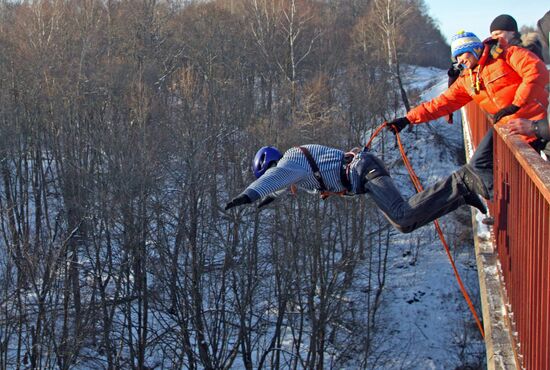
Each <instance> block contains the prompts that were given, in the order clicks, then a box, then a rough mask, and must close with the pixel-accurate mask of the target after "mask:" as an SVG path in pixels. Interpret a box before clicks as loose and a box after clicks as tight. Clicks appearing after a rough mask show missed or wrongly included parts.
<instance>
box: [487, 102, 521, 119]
mask: <svg viewBox="0 0 550 370" xmlns="http://www.w3.org/2000/svg"><path fill="white" fill-rule="evenodd" d="M518 110H519V107H518V106H517V105H514V104H510V105H509V106H507V107H504V108H502V109H501V110H499V111H498V112H496V113H495V115H494V116H493V124H495V123H497V122H498V121H500V120H501V119H502V117H506V116H509V115H511V114H514V113H516V112H517V111H518Z"/></svg>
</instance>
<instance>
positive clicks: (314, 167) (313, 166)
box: [298, 146, 327, 192]
mask: <svg viewBox="0 0 550 370" xmlns="http://www.w3.org/2000/svg"><path fill="white" fill-rule="evenodd" d="M298 149H300V150H301V151H302V153H304V155H305V157H306V159H307V162H308V163H309V166H310V167H311V170H312V171H313V176H315V179H316V180H317V181H318V182H319V190H320V191H321V192H325V191H327V187H326V186H325V182H324V181H323V177H322V176H321V171H320V170H319V166H317V163H315V160H314V159H313V157H312V156H311V153H310V152H309V150H308V149H307V148H305V147H303V146H299V147H298Z"/></svg>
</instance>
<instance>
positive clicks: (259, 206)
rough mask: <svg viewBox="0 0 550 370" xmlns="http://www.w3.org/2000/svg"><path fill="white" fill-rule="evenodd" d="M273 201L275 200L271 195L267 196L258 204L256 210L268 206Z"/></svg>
mask: <svg viewBox="0 0 550 370" xmlns="http://www.w3.org/2000/svg"><path fill="white" fill-rule="evenodd" d="M275 199H277V198H275V197H272V196H271V195H268V196H267V197H265V198H263V199H262V200H261V202H260V203H259V204H258V209H260V208H262V207H265V206H267V205H268V204H270V203H271V202H273V201H274V200H275Z"/></svg>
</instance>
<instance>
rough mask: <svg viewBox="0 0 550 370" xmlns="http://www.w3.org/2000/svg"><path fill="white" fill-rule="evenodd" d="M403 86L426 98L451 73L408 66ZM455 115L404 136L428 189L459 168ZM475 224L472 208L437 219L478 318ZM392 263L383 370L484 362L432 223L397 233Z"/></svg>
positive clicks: (398, 175)
mask: <svg viewBox="0 0 550 370" xmlns="http://www.w3.org/2000/svg"><path fill="white" fill-rule="evenodd" d="M411 72H412V73H411ZM405 82H406V84H407V85H408V89H411V88H416V89H420V90H423V89H425V88H427V87H429V89H428V90H426V91H425V92H424V93H423V94H422V96H421V100H422V101H426V100H429V99H431V98H433V97H435V96H437V95H439V94H440V93H441V92H443V91H444V90H445V89H446V87H447V74H446V71H444V70H439V69H436V68H421V67H409V70H408V72H407V73H406V74H405ZM454 118H455V123H454V124H452V125H451V124H448V123H447V122H446V119H445V118H442V119H439V120H437V121H434V122H430V123H429V124H422V125H417V126H415V127H414V129H413V131H412V132H407V130H406V129H405V130H403V131H402V135H401V139H402V141H403V144H404V146H405V147H406V150H407V152H408V156H409V160H410V161H411V163H412V165H413V168H414V169H415V171H416V172H417V175H418V176H419V178H420V180H421V182H422V184H423V185H424V187H427V186H429V185H431V184H433V183H434V182H436V181H437V180H438V179H441V178H444V177H446V176H448V175H450V174H451V173H452V172H453V171H454V170H456V169H457V168H458V167H459V166H460V165H461V163H460V151H461V150H462V145H463V144H462V131H461V120H460V117H459V114H458V113H455V117H454ZM386 140H388V139H387V138H386ZM390 141H391V139H390ZM395 151H396V152H397V149H395ZM386 162H388V160H387V159H386ZM390 172H391V174H392V176H393V177H394V178H395V179H396V181H397V182H398V183H401V181H403V184H407V183H408V184H409V185H403V187H408V188H409V189H408V190H407V191H404V192H405V193H407V192H408V194H412V192H413V189H412V185H410V181H409V180H408V179H407V178H406V177H407V175H406V170H405V169H404V167H403V166H397V167H393V168H391V169H390ZM403 187H402V189H403ZM470 221H471V217H470V209H469V208H468V207H467V206H462V207H461V208H459V210H457V211H456V212H454V213H452V214H450V215H447V216H445V217H443V218H442V219H440V223H441V227H442V229H443V232H444V233H445V236H446V238H447V242H448V243H449V246H450V248H451V253H452V254H453V257H454V258H455V262H456V264H457V268H458V270H459V273H460V274H461V277H462V279H463V281H464V283H465V285H466V287H467V289H468V292H469V294H470V296H471V297H472V301H473V302H474V304H475V305H476V306H477V309H478V315H479V316H481V309H480V307H479V298H478V294H479V285H478V280H477V271H476V262H475V253H474V244H473V240H472V232H471V229H469V228H470V227H471V222H470ZM388 265H389V276H388V277H387V285H386V291H385V296H384V302H383V304H382V307H381V312H382V314H381V315H382V317H381V319H380V321H381V322H384V323H387V325H386V324H384V326H385V328H384V333H382V334H381V335H380V336H381V337H382V338H384V339H385V342H386V343H385V347H386V348H387V349H388V350H390V351H392V354H393V356H392V357H393V358H394V362H393V363H389V364H388V363H386V364H384V365H383V366H381V368H404V369H454V368H457V367H459V366H461V365H465V364H469V365H471V366H474V368H475V366H476V365H478V364H481V365H483V361H484V350H485V349H484V345H483V342H482V339H481V336H480V335H479V332H478V331H477V327H476V324H475V321H474V319H473V317H472V314H471V313H470V311H469V309H468V306H467V304H466V301H465V300H464V298H463V297H462V294H461V292H460V290H459V286H458V283H457V281H456V279H455V277H454V274H453V271H452V267H451V264H450V262H449V260H448V257H447V255H446V253H445V250H444V247H443V245H442V243H441V241H440V240H439V238H438V237H437V234H436V231H435V228H434V226H433V225H426V226H424V227H423V228H421V229H419V230H417V231H415V232H414V233H411V234H399V233H396V234H395V236H394V238H393V240H392V250H391V251H390V256H389V261H388Z"/></svg>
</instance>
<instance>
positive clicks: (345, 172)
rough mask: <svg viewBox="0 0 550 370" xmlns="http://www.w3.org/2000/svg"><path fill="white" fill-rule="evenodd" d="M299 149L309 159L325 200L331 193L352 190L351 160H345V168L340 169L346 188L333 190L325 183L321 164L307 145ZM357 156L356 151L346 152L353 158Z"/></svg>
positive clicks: (343, 192) (341, 193) (344, 193)
mask: <svg viewBox="0 0 550 370" xmlns="http://www.w3.org/2000/svg"><path fill="white" fill-rule="evenodd" d="M298 149H300V151H301V152H302V153H303V154H304V156H305V157H306V159H307V162H308V163H309V166H310V167H311V171H313V176H314V177H315V180H317V182H318V183H319V192H320V194H321V199H323V200H325V199H327V198H328V197H330V196H331V195H346V194H347V193H348V192H349V191H351V183H350V181H349V177H348V172H349V165H350V163H351V160H349V161H347V160H345V162H347V163H344V165H345V169H341V170H340V181H342V185H344V187H345V188H346V190H342V191H338V192H333V191H329V190H328V189H327V186H326V185H325V181H324V180H323V176H321V170H319V166H318V165H317V162H315V159H313V156H312V155H311V153H310V152H309V150H308V149H307V148H306V147H303V146H299V147H298ZM351 155H353V157H355V153H354V152H348V153H346V154H345V156H350V158H351V159H353V157H351Z"/></svg>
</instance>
